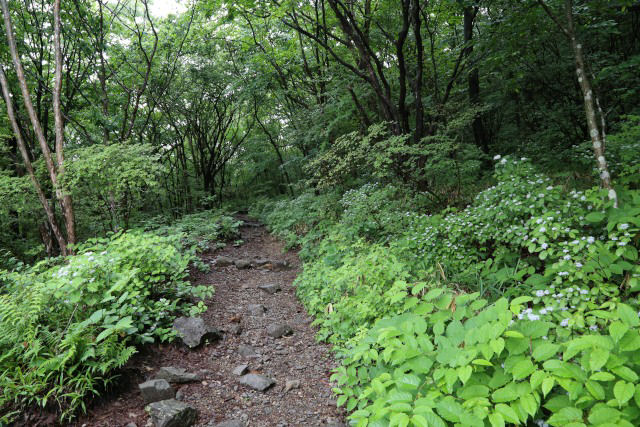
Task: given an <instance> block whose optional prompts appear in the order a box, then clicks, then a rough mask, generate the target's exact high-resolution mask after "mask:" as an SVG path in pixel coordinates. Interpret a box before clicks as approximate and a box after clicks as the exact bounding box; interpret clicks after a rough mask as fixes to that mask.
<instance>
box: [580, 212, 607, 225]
mask: <svg viewBox="0 0 640 427" xmlns="http://www.w3.org/2000/svg"><path fill="white" fill-rule="evenodd" d="M584 218H585V219H586V220H587V221H589V222H591V223H598V222H600V221H602V220H603V219H604V218H605V215H604V214H603V213H602V212H591V213H590V214H588V215H586V216H585V217H584Z"/></svg>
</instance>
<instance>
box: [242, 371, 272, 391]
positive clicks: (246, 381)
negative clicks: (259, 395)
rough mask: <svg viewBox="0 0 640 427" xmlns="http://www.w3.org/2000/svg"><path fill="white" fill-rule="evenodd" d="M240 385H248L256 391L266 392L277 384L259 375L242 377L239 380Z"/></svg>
mask: <svg viewBox="0 0 640 427" xmlns="http://www.w3.org/2000/svg"><path fill="white" fill-rule="evenodd" d="M238 381H239V382H240V384H243V385H246V386H247V387H250V388H252V389H254V390H258V391H265V390H266V389H268V388H269V387H271V386H272V385H274V384H275V383H276V382H275V381H274V380H272V379H271V378H268V377H265V376H264V375H258V374H246V375H243V376H241V377H240V379H239V380H238Z"/></svg>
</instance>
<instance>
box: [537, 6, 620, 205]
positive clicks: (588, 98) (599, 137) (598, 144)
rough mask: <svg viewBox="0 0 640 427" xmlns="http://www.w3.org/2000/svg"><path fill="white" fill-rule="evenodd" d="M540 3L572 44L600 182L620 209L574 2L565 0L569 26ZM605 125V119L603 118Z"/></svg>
mask: <svg viewBox="0 0 640 427" xmlns="http://www.w3.org/2000/svg"><path fill="white" fill-rule="evenodd" d="M538 3H540V5H541V6H542V8H543V9H544V11H545V12H546V13H547V15H549V17H550V18H551V19H552V20H553V22H555V24H556V25H557V26H558V28H559V29H560V31H561V32H562V34H564V35H565V36H566V37H567V38H568V39H569V41H570V43H571V48H572V50H573V55H574V59H575V64H576V75H577V77H578V83H579V84H580V90H581V91H582V98H583V100H584V110H585V115H586V118H587V127H588V130H589V136H590V137H591V144H592V147H593V154H594V155H595V158H596V163H597V165H598V170H599V171H600V181H601V184H602V187H603V188H605V189H607V190H608V197H609V200H611V201H613V206H614V207H616V208H617V207H618V195H617V194H616V190H615V189H614V188H613V185H612V184H611V174H610V173H609V168H608V167H607V159H606V158H605V155H604V141H603V135H604V129H600V125H599V124H598V120H597V117H596V108H595V104H594V100H593V89H592V88H591V82H590V81H589V77H588V76H587V73H586V66H585V60H584V52H583V50H582V43H580V42H579V41H578V39H577V36H576V29H575V24H574V20H573V0H565V13H566V15H567V25H566V27H565V25H563V24H562V22H560V20H559V19H558V18H557V17H556V15H555V14H554V13H553V12H552V11H551V9H550V8H549V6H548V5H547V4H546V3H545V2H544V0H538ZM602 121H603V124H604V117H602Z"/></svg>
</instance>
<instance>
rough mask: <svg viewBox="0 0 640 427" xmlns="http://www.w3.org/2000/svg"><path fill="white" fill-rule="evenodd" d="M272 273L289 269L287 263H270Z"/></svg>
mask: <svg viewBox="0 0 640 427" xmlns="http://www.w3.org/2000/svg"><path fill="white" fill-rule="evenodd" d="M271 265H272V270H273V271H284V270H288V269H289V263H288V262H287V261H274V262H272V263H271Z"/></svg>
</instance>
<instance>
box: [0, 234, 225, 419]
mask: <svg viewBox="0 0 640 427" xmlns="http://www.w3.org/2000/svg"><path fill="white" fill-rule="evenodd" d="M192 260H193V252H189V251H185V250H184V249H183V248H182V246H181V245H180V243H179V241H178V240H177V239H176V238H171V237H161V236H157V235H154V234H150V233H142V232H139V231H130V232H126V233H118V234H115V235H112V236H111V237H109V238H104V239H92V240H90V241H88V242H87V243H85V244H83V245H81V246H79V247H78V248H77V255H75V256H72V257H68V258H66V259H53V260H47V261H42V262H40V263H38V264H36V265H35V266H33V267H32V268H30V269H28V270H26V271H24V272H19V273H18V272H14V273H8V272H0V282H2V283H3V287H2V289H3V293H2V295H0V331H1V333H0V354H2V357H1V358H0V371H1V372H2V374H0V390H2V394H0V408H3V412H4V413H5V414H6V415H4V416H3V418H2V419H0V421H2V422H9V421H10V420H11V418H12V417H13V416H15V415H16V414H17V413H19V412H20V410H23V409H24V408H26V407H28V406H30V405H34V404H35V405H38V406H41V407H45V406H47V405H49V406H55V407H57V409H58V410H59V411H60V412H61V419H62V420H68V419H69V418H71V417H72V416H73V414H74V413H75V412H76V410H77V409H78V408H82V409H84V408H85V403H84V402H85V400H86V398H87V397H88V396H90V395H96V394H99V393H100V392H101V391H102V390H104V388H105V387H106V386H107V385H108V384H109V383H110V382H111V381H112V379H113V378H114V372H115V370H116V369H117V368H119V367H121V366H122V365H123V364H124V363H125V362H126V361H127V360H128V359H129V358H130V357H131V356H132V355H133V354H134V353H135V352H136V347H135V346H136V345H140V344H143V343H148V342H153V341H155V340H160V341H166V340H171V339H172V338H173V336H174V334H173V332H172V329H171V324H172V322H173V319H174V318H175V316H177V315H179V314H181V313H192V314H195V313H199V312H201V311H203V310H205V309H206V307H205V306H204V305H203V303H202V302H200V303H197V304H196V303H195V298H204V297H206V296H209V295H211V292H212V290H211V288H209V287H204V286H197V287H195V286H191V285H190V284H189V282H187V281H186V278H187V275H188V265H189V263H190V261H192Z"/></svg>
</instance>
